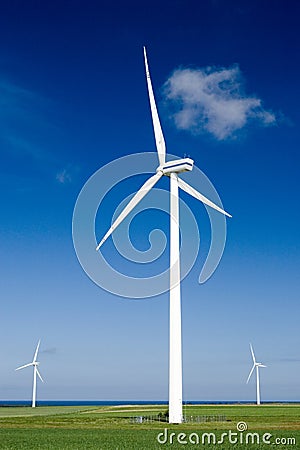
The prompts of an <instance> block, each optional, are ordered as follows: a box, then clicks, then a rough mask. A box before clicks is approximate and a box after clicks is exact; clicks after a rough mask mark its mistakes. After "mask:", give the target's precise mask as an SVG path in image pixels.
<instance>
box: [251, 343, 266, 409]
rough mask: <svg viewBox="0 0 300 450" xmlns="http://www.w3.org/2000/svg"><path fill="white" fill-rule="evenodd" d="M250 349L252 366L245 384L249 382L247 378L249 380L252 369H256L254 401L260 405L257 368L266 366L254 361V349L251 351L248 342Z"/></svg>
mask: <svg viewBox="0 0 300 450" xmlns="http://www.w3.org/2000/svg"><path fill="white" fill-rule="evenodd" d="M250 350H251V354H252V359H253V367H252V369H251V370H250V373H249V376H248V379H247V384H248V382H249V380H250V377H251V375H252V373H253V371H254V369H256V403H257V404H258V405H260V384H259V368H260V367H267V366H264V365H263V364H261V363H259V362H256V359H255V355H254V351H253V348H252V345H251V344H250Z"/></svg>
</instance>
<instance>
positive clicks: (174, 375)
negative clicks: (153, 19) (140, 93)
mask: <svg viewBox="0 0 300 450" xmlns="http://www.w3.org/2000/svg"><path fill="white" fill-rule="evenodd" d="M144 59H145V69H146V79H147V86H148V94H149V100H150V108H151V114H152V122H153V129H154V136H155V143H156V149H157V153H158V160H159V166H158V167H157V169H156V174H155V175H153V176H152V177H150V178H149V179H148V180H147V181H146V182H145V183H144V184H143V186H142V187H141V188H140V190H139V191H138V192H137V193H136V194H135V195H134V196H133V198H132V199H131V200H130V202H129V203H128V204H127V206H126V207H125V208H124V210H123V211H122V212H121V213H120V215H119V216H118V217H117V219H116V220H115V222H114V223H113V224H112V226H111V227H110V229H109V230H108V231H107V233H106V234H105V236H104V237H103V239H102V240H101V241H100V243H99V244H98V246H97V248H96V250H99V248H100V247H101V245H103V244H104V242H105V241H106V240H107V239H108V237H109V236H110V235H111V234H112V232H113V231H114V230H115V229H116V228H117V227H118V226H119V225H120V223H121V222H122V221H123V220H124V219H125V217H126V216H127V215H128V214H129V213H130V212H131V211H132V209H133V208H134V207H135V206H136V205H137V204H138V203H139V202H140V201H141V200H142V199H143V198H144V197H145V195H146V194H147V193H148V192H149V191H150V190H151V189H152V188H153V186H154V185H155V184H156V183H157V182H158V180H159V179H160V178H161V177H162V176H163V175H165V176H167V177H169V178H170V335H169V339H170V341H169V423H181V422H182V419H183V417H182V351H181V347H182V343H181V300H180V259H179V250H180V247H179V204H178V188H181V189H182V190H184V191H185V192H187V193H188V194H190V195H191V196H192V197H195V198H196V199H198V200H200V201H201V202H202V203H205V204H206V205H208V206H210V207H211V208H214V209H215V210H217V211H219V212H220V213H222V214H225V215H226V216H228V217H231V216H230V214H228V213H226V212H225V211H224V210H223V209H221V208H220V207H219V206H217V205H215V204H214V203H213V202H211V201H210V200H208V199H207V198H206V197H204V195H202V194H200V193H199V192H198V191H196V189H194V188H193V187H191V186H190V185H189V184H187V183H186V182H185V181H183V180H182V179H181V178H179V177H178V174H179V173H181V172H186V171H190V170H192V169H193V164H194V161H193V160H192V159H190V158H184V159H178V160H175V161H169V162H166V144H165V140H164V136H163V132H162V128H161V125H160V121H159V116H158V112H157V108H156V104H155V99H154V94H153V89H152V83H151V78H150V73H149V68H148V62H147V55H146V49H145V47H144Z"/></svg>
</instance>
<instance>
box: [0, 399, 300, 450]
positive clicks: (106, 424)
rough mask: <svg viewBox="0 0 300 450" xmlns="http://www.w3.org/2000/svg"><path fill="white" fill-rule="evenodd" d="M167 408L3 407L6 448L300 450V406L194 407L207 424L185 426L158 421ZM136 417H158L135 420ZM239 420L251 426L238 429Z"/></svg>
mask: <svg viewBox="0 0 300 450" xmlns="http://www.w3.org/2000/svg"><path fill="white" fill-rule="evenodd" d="M165 411H166V406H155V405H151V406H119V407H116V406H101V407H95V406H85V407H84V406H80V407H74V406H60V407H56V406H49V407H46V406H45V407H44V406H41V407H37V408H35V409H32V408H30V407H1V408H0V449H14V450H23V449H32V450H39V449H43V450H46V449H47V450H52V449H53V450H60V449H68V450H69V449H70V450H71V449H72V450H77V449H78V450H83V449H84V450H85V449H97V450H102V449H103V450H152V449H163V448H172V449H179V448H185V449H190V448H202V449H209V450H212V449H215V450H218V449H219V450H228V449H237V450H245V449H249V450H254V449H255V450H258V449H259V450H260V449H270V448H273V449H274V448H276V449H278V450H283V449H300V405H280V404H278V405H261V406H259V407H257V406H254V405H251V406H250V405H218V406H215V405H211V406H210V405H199V406H195V405H188V406H185V407H184V413H185V414H186V416H189V417H190V416H192V417H193V420H196V419H195V418H196V417H199V419H198V420H201V422H200V423H196V422H193V423H183V424H180V425H169V424H168V423H166V422H160V421H158V417H157V416H158V414H159V413H160V412H165ZM134 416H152V418H153V419H155V420H152V421H151V422H143V423H134V422H133V419H132V418H133V417H134ZM205 420H206V421H205ZM216 420H218V421H216ZM239 422H245V423H246V424H247V430H245V431H238V430H237V424H238V423H239ZM159 433H160V442H161V443H159V442H158V440H157V436H158V434H159ZM172 433H173V434H172ZM205 433H212V434H211V435H210V436H208V435H207V434H205ZM225 433H227V434H226V435H225ZM230 433H231V435H230V436H229V434H230ZM233 433H236V434H233ZM253 433H256V434H255V435H253ZM247 434H248V437H247V436H246V435H247ZM246 437H247V440H248V443H246ZM202 439H203V441H202ZM213 439H215V440H216V441H215V443H214V441H213ZM252 439H254V441H253V443H251V441H252ZM258 439H259V441H258ZM263 439H265V441H266V442H265V443H264V442H263ZM276 439H277V441H276ZM209 440H210V443H209ZM236 440H238V443H235V442H236ZM165 441H167V442H165ZM164 442H165V443H164Z"/></svg>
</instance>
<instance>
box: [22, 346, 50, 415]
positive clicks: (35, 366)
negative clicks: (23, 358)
mask: <svg viewBox="0 0 300 450" xmlns="http://www.w3.org/2000/svg"><path fill="white" fill-rule="evenodd" d="M40 342H41V340H39V342H38V344H37V346H36V349H35V352H34V356H33V360H32V362H31V363H28V364H25V365H24V366H20V367H18V368H17V369H15V370H20V369H25V367H30V366H33V387H32V405H31V406H32V408H35V403H36V376H37V375H38V377H39V379H40V380H41V381H42V382H44V380H43V378H42V376H41V374H40V372H39V370H38V365H39V364H40V363H39V362H38V361H37V355H38V351H39V347H40Z"/></svg>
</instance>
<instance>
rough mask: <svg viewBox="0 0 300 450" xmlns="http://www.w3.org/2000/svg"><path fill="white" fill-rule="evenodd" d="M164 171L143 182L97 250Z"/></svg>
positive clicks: (97, 248)
mask: <svg viewBox="0 0 300 450" xmlns="http://www.w3.org/2000/svg"><path fill="white" fill-rule="evenodd" d="M162 175H163V173H162V172H157V173H156V174H155V175H153V176H152V177H151V178H149V179H148V180H147V181H146V183H144V184H143V186H142V187H141V188H140V190H139V191H137V193H136V194H135V195H134V197H133V198H132V199H131V200H130V202H129V203H128V205H127V206H125V208H124V209H123V211H122V212H121V214H120V215H119V216H118V218H117V219H116V220H115V221H114V223H113V224H112V226H111V227H110V229H109V230H108V232H107V233H106V235H105V236H104V237H103V239H102V240H101V241H100V243H99V244H98V245H97V247H96V250H99V248H100V247H101V245H102V244H103V243H104V242H105V241H106V239H107V238H108V237H109V236H110V235H111V234H112V232H113V231H114V230H115V229H116V228H117V226H119V225H120V223H121V222H122V221H123V220H124V219H125V217H126V216H128V214H129V213H130V212H131V211H132V210H133V208H134V207H135V206H136V205H137V204H138V203H139V202H140V201H141V200H142V199H143V198H144V197H145V195H146V194H147V193H148V192H149V191H150V189H152V188H153V186H154V185H155V183H157V182H158V180H159V179H160V178H161V177H162Z"/></svg>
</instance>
